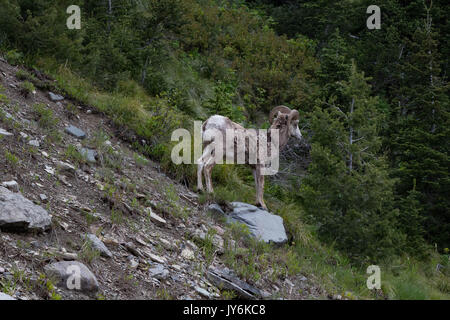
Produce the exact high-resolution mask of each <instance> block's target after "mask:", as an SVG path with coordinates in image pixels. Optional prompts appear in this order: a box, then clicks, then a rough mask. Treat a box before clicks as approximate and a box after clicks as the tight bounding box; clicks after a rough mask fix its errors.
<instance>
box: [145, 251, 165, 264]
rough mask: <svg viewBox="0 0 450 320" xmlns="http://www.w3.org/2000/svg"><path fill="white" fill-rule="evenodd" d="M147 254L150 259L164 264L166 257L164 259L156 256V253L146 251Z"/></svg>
mask: <svg viewBox="0 0 450 320" xmlns="http://www.w3.org/2000/svg"><path fill="white" fill-rule="evenodd" d="M147 255H148V256H149V258H150V259H151V260H152V261H155V262H158V263H161V264H165V263H166V259H164V258H162V257H160V256H157V255H156V254H153V253H150V252H148V253H147Z"/></svg>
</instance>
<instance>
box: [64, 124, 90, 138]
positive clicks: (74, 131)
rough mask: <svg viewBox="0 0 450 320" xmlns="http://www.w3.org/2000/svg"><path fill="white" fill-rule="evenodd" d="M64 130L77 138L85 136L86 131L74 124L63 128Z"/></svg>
mask: <svg viewBox="0 0 450 320" xmlns="http://www.w3.org/2000/svg"><path fill="white" fill-rule="evenodd" d="M64 131H65V132H67V133H68V134H70V135H72V136H74V137H76V138H78V139H84V138H86V133H85V132H84V131H83V130H81V129H79V128H77V127H74V126H68V127H67V128H65V129H64Z"/></svg>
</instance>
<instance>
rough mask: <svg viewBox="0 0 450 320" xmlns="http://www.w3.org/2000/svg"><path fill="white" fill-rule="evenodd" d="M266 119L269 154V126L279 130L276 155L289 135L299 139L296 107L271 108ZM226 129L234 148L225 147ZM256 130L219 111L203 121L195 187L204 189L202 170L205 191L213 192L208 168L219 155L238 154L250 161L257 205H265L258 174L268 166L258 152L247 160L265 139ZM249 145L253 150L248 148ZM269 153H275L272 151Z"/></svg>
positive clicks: (262, 177) (246, 162) (261, 179)
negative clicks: (204, 186) (251, 159)
mask: <svg viewBox="0 0 450 320" xmlns="http://www.w3.org/2000/svg"><path fill="white" fill-rule="evenodd" d="M269 121H270V124H271V126H270V128H269V136H268V138H267V144H268V149H269V157H270V154H271V151H270V148H271V147H270V140H271V137H270V129H278V130H279V150H276V155H278V152H279V151H280V150H281V149H282V148H283V147H284V146H285V145H286V144H287V142H288V140H289V137H295V138H297V139H299V140H301V139H302V134H301V132H300V129H299V128H298V122H299V113H298V111H297V110H291V109H290V108H288V107H286V106H278V107H275V108H274V109H273V110H272V111H271V112H270V116H269ZM211 132H213V134H211ZM214 132H218V133H220V135H219V136H220V137H222V138H223V140H222V144H221V146H222V147H221V149H222V150H219V149H218V148H220V146H219V144H217V143H216V139H215V138H214V137H217V134H214ZM227 132H228V134H229V135H230V134H231V135H232V136H231V137H230V139H233V140H232V141H231V143H232V144H233V146H234V147H233V148H226V140H227ZM255 132H256V130H253V131H252V129H245V128H244V127H242V126H241V125H239V124H237V123H234V122H233V121H231V120H230V119H229V118H227V117H223V116H220V115H214V116H211V117H210V118H208V119H207V120H206V121H205V122H204V123H203V125H202V140H203V148H204V149H203V154H202V156H201V157H200V158H199V159H198V160H197V164H198V168H197V180H198V190H203V182H202V172H203V174H204V176H205V182H206V191H207V192H208V193H212V192H213V187H212V180H211V172H212V169H213V167H214V165H216V163H217V162H218V158H219V159H220V158H223V159H233V160H234V159H235V157H237V158H238V159H239V157H240V159H245V160H244V162H242V163H245V164H247V165H249V166H250V167H251V168H252V170H253V176H254V178H255V184H256V204H257V206H260V207H262V208H264V209H267V207H266V205H265V203H264V200H263V193H264V175H263V174H261V173H262V169H263V168H264V167H265V166H267V161H264V159H261V158H260V157H259V156H257V159H256V161H249V160H250V153H251V152H253V154H258V155H259V153H257V152H255V150H254V149H255V148H258V147H257V146H258V145H261V143H264V142H263V141H260V140H261V139H260V136H259V135H257V134H255ZM208 133H210V134H208ZM211 136H212V137H211ZM246 138H248V139H246ZM251 140H253V141H251ZM252 148H253V150H250V149H252ZM229 149H230V150H229ZM238 150H240V151H238ZM217 151H219V152H217ZM220 151H222V152H220ZM272 154H274V153H273V152H272ZM269 161H270V160H269Z"/></svg>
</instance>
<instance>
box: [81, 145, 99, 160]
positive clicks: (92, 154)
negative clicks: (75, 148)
mask: <svg viewBox="0 0 450 320" xmlns="http://www.w3.org/2000/svg"><path fill="white" fill-rule="evenodd" d="M80 153H81V154H82V155H83V157H84V158H85V159H86V160H87V161H88V162H91V163H95V162H97V160H96V159H95V158H96V156H97V151H95V150H92V149H88V148H81V150H80Z"/></svg>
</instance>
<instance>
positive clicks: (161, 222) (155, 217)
mask: <svg viewBox="0 0 450 320" xmlns="http://www.w3.org/2000/svg"><path fill="white" fill-rule="evenodd" d="M147 213H149V214H150V219H151V220H152V221H153V222H155V223H157V224H159V225H165V224H166V223H167V222H166V220H165V219H163V218H161V217H160V216H158V215H157V214H156V213H154V212H153V210H152V208H150V207H148V208H147Z"/></svg>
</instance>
